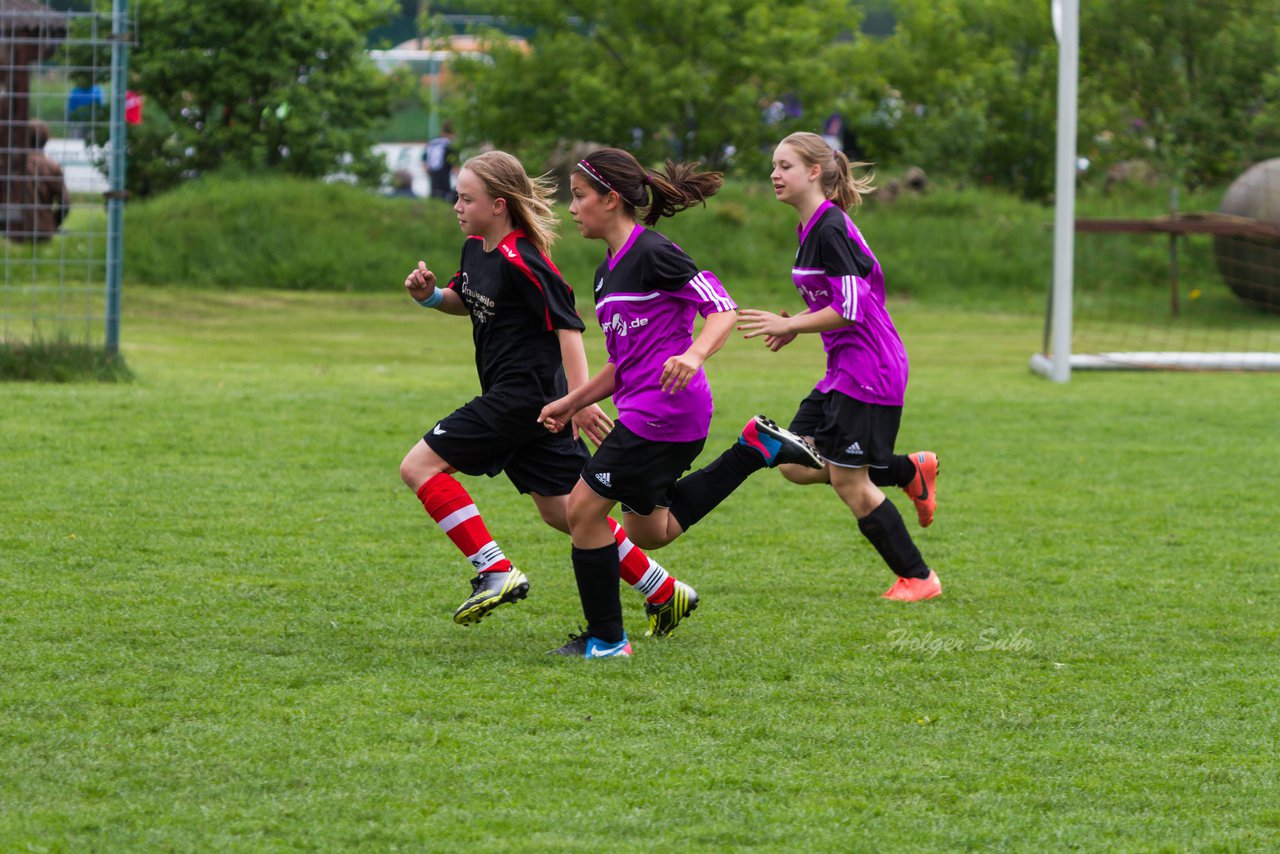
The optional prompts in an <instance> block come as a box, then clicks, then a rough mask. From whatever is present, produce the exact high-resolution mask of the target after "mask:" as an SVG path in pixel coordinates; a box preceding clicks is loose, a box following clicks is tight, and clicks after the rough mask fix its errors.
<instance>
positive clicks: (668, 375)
mask: <svg viewBox="0 0 1280 854" xmlns="http://www.w3.org/2000/svg"><path fill="white" fill-rule="evenodd" d="M722 183H723V179H722V177H721V176H720V174H719V173H718V172H699V171H698V169H697V165H696V164H693V165H690V164H674V163H668V164H667V168H666V171H665V172H650V171H648V170H646V169H645V168H644V167H643V166H641V165H640V162H639V161H637V160H636V159H635V157H633V156H632V155H630V154H628V153H627V152H625V151H621V150H619V149H616V148H607V149H602V150H600V151H595V152H592V153H591V154H589V155H588V156H587V157H586V158H584V159H583V160H581V161H579V162H578V164H577V167H576V168H575V170H574V172H573V175H572V177H571V179H570V185H571V189H572V192H573V203H572V204H571V205H570V207H569V213H570V214H571V215H572V216H573V220H574V222H575V223H576V224H577V226H578V231H579V232H581V233H582V235H583V236H584V237H587V238H591V239H596V240H603V241H604V242H605V243H606V245H607V246H608V251H607V253H606V257H605V260H604V262H603V263H602V264H601V265H600V266H599V268H597V270H596V274H595V277H594V290H595V298H596V319H597V320H598V321H599V322H600V326H601V328H602V329H603V330H604V334H605V345H606V347H607V349H608V353H609V361H608V363H607V364H606V365H605V366H604V368H603V369H602V370H601V371H600V372H599V373H597V374H596V375H595V376H594V377H592V378H591V379H590V380H589V381H588V382H586V383H585V384H583V385H581V386H579V387H578V388H576V389H575V390H573V391H572V392H570V393H569V394H567V395H566V396H564V397H562V398H560V399H559V400H556V401H553V402H551V403H549V404H547V405H546V407H544V408H543V410H542V412H541V414H540V415H539V420H541V421H542V423H543V425H544V426H545V427H546V428H547V429H548V430H552V431H557V430H561V429H563V428H564V426H565V425H566V424H567V423H569V421H570V419H572V418H573V417H575V413H577V412H579V411H580V410H582V409H583V408H584V407H589V406H592V405H593V404H595V403H596V402H598V401H600V400H603V399H604V398H606V397H609V396H610V395H612V396H613V402H614V405H615V407H616V408H617V411H618V417H617V422H616V424H615V425H614V427H613V429H612V430H611V431H610V432H609V435H608V436H606V437H605V439H604V442H603V443H601V445H600V447H599V449H598V450H597V451H596V454H595V456H594V457H593V458H592V460H591V462H590V463H588V464H587V466H586V467H585V468H584V469H583V471H582V477H581V479H580V480H579V481H578V483H577V485H576V486H575V487H574V489H573V492H572V493H571V494H570V496H569V529H570V533H571V534H572V536H573V569H574V575H575V577H576V578H577V581H578V592H579V595H580V596H581V599H582V610H583V614H584V615H585V616H586V619H587V628H586V631H585V632H584V633H582V634H580V635H577V636H571V637H570V640H569V643H567V644H565V645H564V646H563V647H561V648H560V649H557V650H553V652H556V653H559V654H562V655H581V656H585V657H587V658H605V657H610V656H617V655H630V654H631V646H630V644H628V643H627V636H626V632H625V631H624V629H623V625H622V607H621V603H620V601H619V597H618V557H617V553H616V550H615V549H613V548H611V547H610V544H611V540H610V539H609V528H608V525H607V521H606V520H607V519H608V518H609V512H610V511H611V510H612V509H613V506H614V505H615V504H617V503H621V504H622V510H623V520H624V523H625V527H626V529H627V531H628V532H629V533H630V534H631V537H632V539H634V540H635V542H637V543H638V544H640V545H642V546H644V547H645V548H658V547H660V546H663V545H665V544H666V543H669V542H671V541H672V540H674V539H675V538H676V537H678V536H680V534H682V533H683V532H684V531H686V530H688V529H689V527H690V526H692V525H693V524H694V523H695V522H697V521H698V520H699V519H701V518H702V517H703V516H705V515H706V514H707V513H709V512H710V511H711V510H712V509H713V508H714V507H716V505H718V504H719V503H720V502H721V501H723V500H724V499H725V498H726V497H728V496H729V494H730V493H732V492H733V490H734V489H736V488H737V487H738V486H739V485H740V484H741V483H742V482H743V481H745V480H746V479H747V477H749V476H750V475H751V474H752V473H753V472H756V471H759V470H760V469H762V468H765V467H766V466H775V465H778V464H780V463H796V464H799V465H806V464H807V465H810V466H813V467H815V468H817V467H820V466H821V464H822V463H821V461H820V459H819V458H818V456H817V453H816V452H815V451H814V450H813V448H812V446H810V445H809V444H808V443H807V442H806V441H804V440H802V439H800V438H799V437H798V436H794V435H792V434H791V433H789V432H788V431H786V430H783V429H782V428H780V427H778V426H777V425H776V424H774V423H773V422H772V421H770V420H768V419H767V418H764V417H763V416H757V417H756V418H754V419H752V420H751V421H750V422H748V424H747V426H746V428H744V430H743V432H742V435H741V436H740V437H739V440H738V442H736V443H735V444H734V445H733V446H731V447H730V448H729V449H728V450H727V451H725V452H724V453H723V454H721V455H720V457H719V458H718V459H716V460H715V461H714V462H712V463H711V464H710V465H709V466H706V467H705V468H703V469H700V470H699V471H697V472H694V473H693V474H690V475H689V476H687V477H684V478H681V477H680V476H681V475H682V474H683V473H684V472H685V471H687V470H688V469H689V466H690V465H692V463H693V461H694V459H695V458H696V457H697V456H698V454H699V453H701V451H702V448H703V445H704V444H705V442H706V438H707V431H708V428H709V427H710V424H711V412H712V399H711V387H710V386H709V385H708V383H707V376H706V373H705V371H704V370H703V364H704V363H705V362H706V360H707V359H708V358H710V357H711V355H712V354H714V353H715V352H716V351H717V350H719V349H720V348H721V347H722V346H723V345H724V343H725V341H726V340H727V339H728V337H729V335H730V334H732V332H733V327H734V323H735V322H736V317H737V315H736V309H737V306H736V305H735V304H734V302H733V300H732V299H731V298H730V297H729V294H728V293H727V292H726V291H725V289H724V286H723V285H721V284H720V281H719V279H717V278H716V277H715V274H713V273H711V272H709V271H706V270H702V269H701V268H699V267H698V266H697V265H696V264H695V263H694V262H693V260H692V259H691V258H690V257H689V256H688V255H686V254H685V253H684V252H683V251H682V250H681V249H680V247H678V246H676V245H675V244H674V243H672V242H671V241H670V240H668V239H667V238H666V237H664V236H662V235H661V234H659V233H658V232H656V231H652V230H650V229H648V228H646V227H645V226H652V225H654V224H656V223H657V222H658V220H660V219H661V218H662V217H668V216H673V215H674V214H676V213H679V212H680V211H682V210H685V209H686V208H688V207H691V206H692V205H695V204H698V203H703V202H705V200H706V199H707V198H708V197H710V196H712V195H714V194H715V193H716V192H717V191H718V190H719V189H720V187H721V185H722ZM641 222H643V225H642V224H641ZM698 315H701V316H702V317H704V318H705V321H704V323H703V327H702V331H701V332H699V333H698V335H697V337H696V338H695V337H694V334H693V329H694V319H695V318H696V317H697V316H698ZM696 605H697V599H696V598H694V599H692V600H691V601H690V603H689V610H692V609H693V608H694V607H696Z"/></svg>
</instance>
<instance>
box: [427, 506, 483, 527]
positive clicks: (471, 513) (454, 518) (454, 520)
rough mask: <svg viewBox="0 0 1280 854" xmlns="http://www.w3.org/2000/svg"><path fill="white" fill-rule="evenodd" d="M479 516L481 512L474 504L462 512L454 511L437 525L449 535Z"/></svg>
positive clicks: (464, 508)
mask: <svg viewBox="0 0 1280 854" xmlns="http://www.w3.org/2000/svg"><path fill="white" fill-rule="evenodd" d="M479 515H480V511H479V510H477V509H476V506H475V505H474V504H468V505H467V506H466V507H463V508H462V509H461V510H455V511H453V512H452V513H450V514H449V515H448V516H445V517H444V518H443V519H441V520H439V521H438V522H436V524H437V525H439V526H440V530H442V531H444V532H445V533H446V534H447V533H449V532H450V531H452V530H453V529H454V528H456V527H458V526H459V525H461V524H462V523H463V522H465V521H467V520H468V519H474V518H475V517H477V516H479Z"/></svg>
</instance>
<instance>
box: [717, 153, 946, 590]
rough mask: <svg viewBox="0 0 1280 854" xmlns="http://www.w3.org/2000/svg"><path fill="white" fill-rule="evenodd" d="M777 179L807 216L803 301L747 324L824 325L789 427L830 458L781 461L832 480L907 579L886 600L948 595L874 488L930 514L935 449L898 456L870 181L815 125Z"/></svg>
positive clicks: (753, 315) (774, 332) (899, 388)
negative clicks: (816, 465) (861, 214)
mask: <svg viewBox="0 0 1280 854" xmlns="http://www.w3.org/2000/svg"><path fill="white" fill-rule="evenodd" d="M858 165H865V164H858ZM770 179H771V180H772V181H773V189H774V193H775V195H776V196H777V198H778V201H780V202H782V203H783V204H787V205H790V206H791V207H793V208H795V210H796V213H797V215H798V216H799V219H800V225H799V228H798V232H799V237H800V247H799V249H798V250H797V252H796V261H795V265H794V267H793V268H792V270H791V276H792V280H793V282H794V284H795V286H796V289H797V290H799V292H800V295H801V296H802V297H803V298H804V301H805V306H806V307H805V310H804V311H802V312H800V313H799V314H797V315H796V316H794V317H792V316H789V315H788V314H787V313H786V312H781V313H778V314H774V313H772V312H767V311H760V310H757V309H746V310H743V311H742V312H741V322H740V324H739V327H738V328H739V329H742V330H744V331H745V332H746V335H745V337H747V338H754V337H756V336H760V335H763V336H765V339H764V340H765V344H766V345H767V346H768V347H769V349H770V350H773V351H775V352H776V351H777V350H779V349H781V348H782V347H785V346H786V345H787V344H789V343H791V342H792V341H793V340H795V337H796V335H797V334H801V333H814V332H816V333H818V334H820V335H821V336H822V346H823V349H824V350H825V351H826V354H827V371H826V374H825V375H824V376H823V377H822V379H821V380H819V381H818V384H817V386H816V387H815V388H814V390H813V392H812V393H811V394H810V395H809V396H808V397H807V398H805V399H804V401H802V402H801V404H800V409H799V411H798V412H797V413H796V416H795V418H794V419H792V422H791V425H790V429H791V430H792V431H793V432H795V433H798V434H800V435H802V436H807V437H810V438H812V440H813V442H814V444H815V445H816V446H817V448H818V450H819V452H821V454H822V456H823V457H824V459H825V463H826V464H825V466H824V467H823V468H822V469H820V470H816V471H815V470H811V469H805V468H802V467H799V466H784V467H783V468H782V469H781V471H782V474H783V476H784V477H786V478H787V479H788V480H791V481H793V482H795V483H802V484H808V483H827V484H830V485H831V487H832V488H833V489H834V490H835V492H836V494H837V495H839V496H840V499H841V500H842V501H844V503H845V504H846V506H848V508H849V509H850V510H851V511H852V512H853V515H854V517H855V518H856V519H857V520H858V530H859V531H860V532H861V533H862V534H863V536H865V537H866V538H867V539H868V540H870V541H871V544H872V545H873V546H875V549H876V551H877V552H879V553H880V556H881V557H882V558H883V559H884V561H885V563H887V564H888V565H889V568H890V569H892V570H893V572H894V574H895V575H897V576H898V580H897V581H896V582H895V583H894V585H893V586H892V587H891V588H889V590H888V591H887V592H886V593H885V594H884V596H885V598H887V599H896V600H899V601H906V602H914V601H919V600H922V599H931V598H933V597H934V596H937V595H939V594H940V593H942V584H941V583H940V582H939V581H938V576H937V574H936V573H935V572H933V570H931V569H930V568H929V567H928V565H926V564H925V561H924V558H923V557H921V556H920V551H919V550H918V549H917V548H916V546H915V543H914V542H912V539H911V534H910V533H908V532H907V528H906V525H905V524H903V521H902V516H901V515H899V513H898V511H897V509H896V508H895V507H894V505H893V503H892V502H890V501H889V500H888V499H887V498H885V495H884V493H883V492H881V491H880V488H879V486H878V485H877V484H879V485H890V484H893V485H898V486H902V487H905V488H906V490H907V494H908V495H909V496H911V498H912V499H913V500H914V501H915V502H916V504H917V511H918V514H919V516H920V523H921V524H922V525H928V524H929V523H930V522H931V521H933V504H934V502H935V501H936V498H935V479H936V476H937V470H938V461H937V457H936V456H935V455H934V454H932V453H930V452H927V451H925V452H920V453H917V454H912V455H910V456H909V457H908V456H902V455H895V454H894V453H893V445H894V442H895V441H896V439H897V436H898V424H899V422H900V420H901V417H902V404H903V398H904V394H905V392H906V387H907V351H906V348H904V347H903V345H902V339H901V338H900V337H899V336H898V331H897V329H895V328H894V325H893V320H892V319H891V318H890V317H889V312H888V310H887V309H886V308H885V302H884V274H883V272H882V271H881V269H880V262H879V261H877V260H876V257H875V255H873V254H872V252H871V249H870V248H869V247H868V246H867V243H866V241H865V240H864V239H863V238H862V234H861V233H860V232H859V231H858V228H857V226H855V225H854V224H853V220H851V219H850V218H849V211H850V210H852V209H854V208H856V207H857V206H858V204H859V203H860V202H861V201H862V195H863V194H864V193H867V192H870V191H871V181H870V179H869V178H862V179H858V178H855V177H854V176H853V174H852V172H851V167H850V163H849V161H848V160H847V159H846V158H845V156H844V155H843V154H842V153H840V152H838V151H834V150H832V148H831V146H829V145H828V144H827V143H826V141H825V140H823V138H822V137H820V136H818V135H817V134H812V133H793V134H791V135H790V136H788V137H787V138H786V139H784V140H783V141H782V142H781V143H780V144H779V145H778V147H777V149H776V150H775V151H774V156H773V172H772V174H771V175H770Z"/></svg>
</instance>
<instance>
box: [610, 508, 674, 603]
mask: <svg viewBox="0 0 1280 854" xmlns="http://www.w3.org/2000/svg"><path fill="white" fill-rule="evenodd" d="M607 519H608V522H609V530H611V531H613V539H614V540H615V541H616V542H617V543H618V573H619V574H620V575H621V576H622V580H623V581H625V582H627V583H628V584H630V585H631V586H632V587H634V588H635V589H636V590H639V591H640V592H641V593H643V594H644V597H645V600H646V601H648V602H654V603H662V602H665V601H667V600H668V599H670V598H671V594H672V593H674V592H675V589H676V580H675V579H674V578H672V577H671V575H670V573H668V572H667V571H666V570H665V569H663V568H662V566H661V565H660V564H659V563H658V562H657V561H656V560H654V559H653V558H651V557H649V556H648V555H647V554H645V553H644V552H643V551H641V549H640V547H639V546H637V545H636V544H635V543H633V542H631V540H630V539H628V538H627V532H626V531H624V530H622V526H621V525H619V524H618V523H617V522H615V521H614V520H613V517H612V516H610V517H607Z"/></svg>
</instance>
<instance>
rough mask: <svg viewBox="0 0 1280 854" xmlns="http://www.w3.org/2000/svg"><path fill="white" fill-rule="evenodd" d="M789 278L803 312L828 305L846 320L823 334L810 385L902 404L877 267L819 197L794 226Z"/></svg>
mask: <svg viewBox="0 0 1280 854" xmlns="http://www.w3.org/2000/svg"><path fill="white" fill-rule="evenodd" d="M797 230H798V232H799V234H800V248H799V250H798V251H797V252H796V263H795V266H794V267H792V269H791V278H792V280H793V281H794V282H795V286H796V289H797V290H799V291H800V295H801V296H802V297H804V301H805V304H806V305H807V306H808V307H809V311H810V312H817V311H821V310H822V309H824V308H826V307H827V306H831V307H832V308H834V309H835V310H836V311H838V312H839V313H840V316H841V317H843V318H845V319H847V320H852V321H854V323H853V324H852V325H851V326H842V327H840V328H839V329H833V330H831V331H829V332H823V333H821V334H822V348H823V349H824V350H826V352H827V373H826V375H825V376H823V378H822V379H821V380H820V381H819V382H818V385H817V386H816V388H817V390H818V391H820V392H828V391H838V392H840V393H842V394H846V395H848V396H849V397H852V398H854V399H856V400H861V401H863V402H865V403H875V404H880V405H882V406H902V404H903V398H904V395H905V393H906V389H907V372H908V365H907V351H906V348H905V347H903V345H902V339H901V338H900V337H899V336H898V330H897V329H896V328H894V325H893V319H892V318H891V317H889V311H888V309H886V308H885V305H884V273H883V272H882V271H881V269H880V262H879V261H877V260H876V257H875V255H873V254H872V253H871V249H870V248H869V247H868V246H867V243H866V241H865V240H863V239H862V233H861V232H859V231H858V227H857V226H856V225H854V224H853V220H851V219H849V215H848V214H846V213H845V212H844V211H842V210H840V208H838V207H836V206H835V205H834V204H832V203H831V202H829V201H827V202H823V203H822V205H821V206H820V207H819V208H818V209H817V211H815V212H814V214H813V216H812V217H811V218H810V219H809V222H807V223H806V224H805V225H803V226H801V227H800V228H799V229H797Z"/></svg>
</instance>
